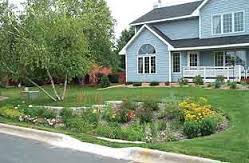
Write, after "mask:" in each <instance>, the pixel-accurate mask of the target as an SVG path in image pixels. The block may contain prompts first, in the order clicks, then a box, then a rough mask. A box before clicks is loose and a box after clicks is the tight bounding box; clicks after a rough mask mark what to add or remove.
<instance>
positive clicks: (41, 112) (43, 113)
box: [21, 106, 57, 119]
mask: <svg viewBox="0 0 249 163" xmlns="http://www.w3.org/2000/svg"><path fill="white" fill-rule="evenodd" d="M21 110H23V113H24V114H25V115H30V116H31V117H40V118H47V119H53V118H56V116H57V115H56V113H55V112H54V111H53V110H50V109H47V108H44V107H37V108H34V107H28V106H22V107H21Z"/></svg>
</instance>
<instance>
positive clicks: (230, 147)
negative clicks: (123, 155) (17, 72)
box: [0, 87, 249, 163]
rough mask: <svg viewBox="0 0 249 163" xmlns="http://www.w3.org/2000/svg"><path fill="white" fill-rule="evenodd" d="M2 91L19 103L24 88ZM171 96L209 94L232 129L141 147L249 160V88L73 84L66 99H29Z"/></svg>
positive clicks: (71, 102) (72, 102) (77, 102)
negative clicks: (98, 87) (126, 86)
mask: <svg viewBox="0 0 249 163" xmlns="http://www.w3.org/2000/svg"><path fill="white" fill-rule="evenodd" d="M0 91H1V92H2V95H4V96H9V97H10V99H9V100H7V101H5V102H2V103H0V104H1V105H4V104H7V103H8V104H17V103H20V102H22V101H23V100H22V99H21V98H20V92H21V90H18V89H15V88H11V89H0ZM170 96H180V97H186V96H188V97H189V96H190V97H206V98H207V99H208V100H209V102H210V103H211V104H212V105H213V106H215V107H217V108H218V109H221V110H222V111H223V112H224V113H226V114H227V115H228V116H229V118H230V119H231V121H230V122H231V123H230V127H229V129H227V130H226V131H224V132H222V133H218V134H215V135H212V136H208V137H203V138H196V139H192V140H185V141H180V142H172V143H163V144H146V145H142V147H146V148H152V149H158V150H162V151H172V152H177V153H184V154H189V155H196V156H202V157H208V158H212V159H218V160H222V161H229V162H235V163H246V162H249V91H238V90H206V89H201V88H137V89H128V88H116V89H109V90H102V91H97V90H96V89H95V88H82V87H71V88H70V89H69V92H68V96H67V98H66V100H65V101H64V102H61V103H56V102H53V101H51V100H49V99H48V98H47V97H45V96H41V97H40V98H39V100H35V101H32V102H29V103H32V104H33V105H59V106H82V105H90V104H96V103H97V104H101V103H103V101H105V100H122V99H124V98H130V99H134V100H138V101H139V100H143V101H144V100H152V99H153V100H160V99H162V98H165V97H170ZM2 121H3V119H2ZM49 130H51V129H49ZM58 132H65V131H58ZM67 134H69V135H72V136H74V137H76V138H79V139H80V140H82V141H87V142H91V143H98V144H103V145H108V146H112V147H126V146H128V145H125V144H124V145H120V144H115V143H107V142H105V141H100V140H96V139H95V138H93V137H90V136H88V135H84V134H78V133H67Z"/></svg>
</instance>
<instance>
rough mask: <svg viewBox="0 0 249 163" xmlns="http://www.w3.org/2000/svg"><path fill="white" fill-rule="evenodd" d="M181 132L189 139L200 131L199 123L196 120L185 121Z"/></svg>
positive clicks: (196, 135)
mask: <svg viewBox="0 0 249 163" xmlns="http://www.w3.org/2000/svg"><path fill="white" fill-rule="evenodd" d="M183 132H184V134H185V135H186V136H187V137H188V138H189V139H192V138H195V137H198V136H199V132H200V129H199V123H198V122H197V121H186V122H185V123H184V127H183Z"/></svg>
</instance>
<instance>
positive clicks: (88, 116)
mask: <svg viewBox="0 0 249 163" xmlns="http://www.w3.org/2000/svg"><path fill="white" fill-rule="evenodd" d="M81 117H82V118H83V119H84V121H85V122H87V123H89V124H92V125H93V126H95V127H96V126H97V125H98V123H99V120H100V113H99V112H98V110H97V109H92V108H91V109H85V110H83V113H82V115H81Z"/></svg>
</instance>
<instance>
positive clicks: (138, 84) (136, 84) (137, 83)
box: [132, 82, 142, 87]
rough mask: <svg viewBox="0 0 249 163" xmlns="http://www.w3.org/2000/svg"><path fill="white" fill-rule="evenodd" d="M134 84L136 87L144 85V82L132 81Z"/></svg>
mask: <svg viewBox="0 0 249 163" xmlns="http://www.w3.org/2000/svg"><path fill="white" fill-rule="evenodd" d="M132 85H133V86H134V87H141V86H142V83H140V82H136V83H132Z"/></svg>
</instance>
